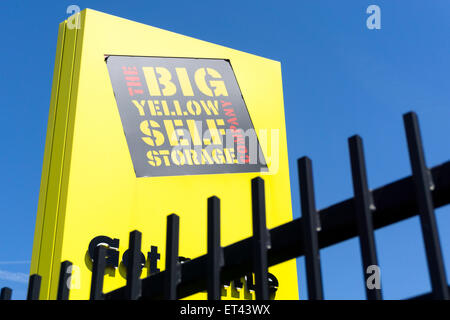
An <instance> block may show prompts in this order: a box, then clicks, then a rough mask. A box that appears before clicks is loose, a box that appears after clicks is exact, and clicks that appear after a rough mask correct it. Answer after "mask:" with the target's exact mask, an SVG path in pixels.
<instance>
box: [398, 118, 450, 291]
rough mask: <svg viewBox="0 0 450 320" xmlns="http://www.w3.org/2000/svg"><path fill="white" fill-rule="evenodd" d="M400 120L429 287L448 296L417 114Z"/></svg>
mask: <svg viewBox="0 0 450 320" xmlns="http://www.w3.org/2000/svg"><path fill="white" fill-rule="evenodd" d="M403 121H404V125H405V131H406V138H407V141H408V150H409V159H410V162H411V169H412V177H413V181H414V187H415V193H416V198H417V204H418V206H419V217H420V225H421V227H422V235H423V239H424V243H425V251H426V255H427V262H428V271H429V274H430V280H431V287H432V291H433V294H434V298H435V299H439V300H448V299H449V293H448V284H447V279H446V275H445V268H444V262H443V258H442V251H441V245H440V242H439V234H438V229H437V225H436V217H435V215H434V206H433V199H432V196H431V190H430V189H431V186H432V181H431V175H430V172H429V171H428V168H427V167H426V163H425V155H424V152H423V145H422V138H421V135H420V129H419V121H418V119H417V114H416V113H415V112H408V113H406V114H404V115H403Z"/></svg>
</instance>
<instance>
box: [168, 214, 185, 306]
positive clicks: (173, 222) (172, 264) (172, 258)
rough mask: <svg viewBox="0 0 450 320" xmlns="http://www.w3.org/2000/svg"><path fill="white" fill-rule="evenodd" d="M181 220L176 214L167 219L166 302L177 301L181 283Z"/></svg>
mask: <svg viewBox="0 0 450 320" xmlns="http://www.w3.org/2000/svg"><path fill="white" fill-rule="evenodd" d="M179 229H180V218H179V217H178V216H177V215H176V214H171V215H169V216H168V217H167V233H166V270H165V279H164V298H165V299H166V300H176V299H177V286H178V283H179V282H180V280H181V279H180V270H179V263H178V243H179Z"/></svg>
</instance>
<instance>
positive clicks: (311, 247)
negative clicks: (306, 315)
mask: <svg viewBox="0 0 450 320" xmlns="http://www.w3.org/2000/svg"><path fill="white" fill-rule="evenodd" d="M297 164H298V178H299V184H300V195H301V197H300V202H301V207H302V220H303V230H301V232H302V233H303V235H304V237H303V239H304V246H305V266H306V281H307V285H308V299H309V300H322V299H323V285H322V272H321V267H320V248H319V237H318V234H317V230H318V228H319V226H318V225H317V221H318V218H319V217H318V213H317V210H316V202H315V198H314V183H313V176H312V163H311V160H310V159H309V158H308V157H303V158H301V159H299V160H298V161H297Z"/></svg>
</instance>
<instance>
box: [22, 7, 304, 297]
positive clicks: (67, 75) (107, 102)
mask: <svg viewBox="0 0 450 320" xmlns="http://www.w3.org/2000/svg"><path fill="white" fill-rule="evenodd" d="M76 18H78V19H80V23H79V26H80V28H79V29H77V28H76V27H75V28H74V26H76V25H74V24H71V23H69V22H68V21H64V22H62V23H61V24H60V26H59V33H58V45H57V50H56V62H55V68H54V78H53V85H52V95H51V102H50V112H49V119H48V128H47V138H46V144H45V154H44V161H43V169H42V181H41V188H40V194H39V204H38V212H37V220H36V229H35V236H34V243H33V255H32V262H31V273H32V274H34V273H37V274H39V275H41V276H42V284H41V293H40V299H55V298H56V293H57V285H58V279H59V272H60V263H61V262H62V261H64V260H70V261H71V262H72V263H73V264H74V265H75V268H74V271H75V273H74V274H73V276H72V284H73V285H74V283H75V285H74V286H73V287H72V289H71V292H70V298H71V299H88V298H89V288H90V280H91V278H90V275H91V271H90V270H89V267H88V265H89V261H88V256H87V254H86V251H87V247H88V244H89V242H90V241H91V240H92V239H93V238H94V237H96V236H99V235H106V236H109V237H111V238H118V239H120V246H119V251H120V257H122V254H123V252H124V251H125V250H126V249H127V247H128V236H129V232H130V231H132V230H136V229H137V230H139V231H141V232H142V235H143V236H142V251H143V252H144V253H145V252H146V251H148V250H149V249H150V246H151V245H156V246H158V249H159V251H160V252H161V253H162V254H161V260H160V261H159V265H158V267H159V268H160V269H164V268H163V266H164V263H165V261H164V254H163V252H164V247H165V230H166V228H165V223H166V216H167V215H169V214H170V213H176V214H178V215H179V216H180V251H179V252H180V255H182V256H184V257H189V258H195V257H198V256H200V255H202V254H205V253H206V235H207V227H206V217H207V216H206V212H207V210H206V209H207V207H206V205H207V198H208V197H210V196H212V195H216V196H218V197H219V198H220V199H221V206H222V207H221V212H222V216H221V244H222V246H226V245H229V244H231V243H234V242H236V241H239V240H241V239H244V238H247V237H249V236H251V234H252V227H251V226H252V220H251V190H250V181H251V179H252V178H254V177H256V176H262V177H263V179H264V180H265V186H266V208H267V227H268V228H274V227H276V226H278V225H281V224H283V223H286V222H288V221H290V220H292V208H291V198H290V185H289V167H288V155H287V142H286V129H285V118H284V106H283V92H282V78H281V65H280V63H279V62H277V61H273V60H269V59H266V58H262V57H258V56H255V55H252V54H248V53H244V52H240V51H237V50H233V49H230V48H226V47H223V46H220V45H216V44H212V43H208V42H205V41H201V40H198V39H194V38H190V37H187V36H183V35H180V34H176V33H173V32H169V31H165V30H162V29H158V28H155V27H151V26H147V25H144V24H141V23H137V22H133V21H130V20H126V19H122V18H118V17H114V16H111V15H108V14H105V13H101V12H98V11H94V10H91V9H85V10H83V11H82V12H80V13H78V14H77V16H76ZM155 44H156V45H155ZM105 55H133V56H157V57H194V58H216V59H229V60H230V63H231V65H232V67H233V70H234V72H235V75H236V78H237V81H238V83H239V86H240V89H241V92H242V95H243V97H244V99H245V103H246V105H247V108H248V111H249V114H250V116H251V119H252V122H253V125H254V127H255V129H256V131H257V132H258V130H261V129H262V130H269V134H268V136H269V138H267V139H266V140H270V139H271V138H270V137H272V138H273V139H275V140H276V141H277V143H275V144H273V143H272V147H271V148H272V149H273V150H272V151H271V152H268V151H270V150H269V149H270V147H265V148H264V147H263V150H264V151H265V154H266V159H267V158H268V157H267V155H273V157H275V158H276V159H272V161H271V162H270V163H269V172H268V173H257V172H256V173H235V174H215V175H210V174H206V175H195V176H169V177H148V178H136V176H135V173H134V171H133V164H132V161H131V158H130V153H129V150H128V146H127V142H126V139H125V135H124V132H123V128H122V124H121V119H120V117H119V112H118V109H117V105H116V101H115V99H114V93H113V90H112V86H111V81H110V78H109V75H108V70H107V66H106V63H105V61H104V57H105ZM270 132H275V133H276V135H275V136H270V134H271V133H270ZM258 139H259V140H260V141H261V140H264V137H262V136H261V135H260V134H259V133H258ZM275 140H274V141H275ZM269 272H271V273H273V274H274V275H275V276H276V277H277V279H278V281H279V285H280V287H279V289H278V291H277V295H276V299H298V285H297V267H296V261H295V259H294V260H290V261H287V262H284V263H281V264H279V265H276V266H273V267H270V268H269ZM146 275H147V273H146V272H143V275H142V277H145V276H146ZM75 277H76V279H75ZM125 283H126V280H125V278H124V277H123V276H121V275H120V274H119V270H113V271H112V272H110V274H108V275H106V276H105V282H104V292H108V291H111V290H113V289H116V288H118V287H120V286H123V285H125ZM193 298H195V299H204V298H206V294H205V293H199V294H197V295H194V296H193ZM224 298H226V299H228V298H230V294H228V296H227V297H224ZM241 298H242V297H241Z"/></svg>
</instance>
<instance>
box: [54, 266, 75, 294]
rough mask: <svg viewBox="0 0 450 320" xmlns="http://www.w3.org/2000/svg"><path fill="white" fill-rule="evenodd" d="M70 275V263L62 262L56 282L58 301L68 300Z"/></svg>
mask: <svg viewBox="0 0 450 320" xmlns="http://www.w3.org/2000/svg"><path fill="white" fill-rule="evenodd" d="M69 270H70V271H69ZM71 274H72V262H70V261H67V260H66V261H63V262H62V263H61V268H60V270H59V282H58V294H57V299H58V300H69V293H70V287H69V286H70V284H69V283H68V282H69V279H70V276H71Z"/></svg>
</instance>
